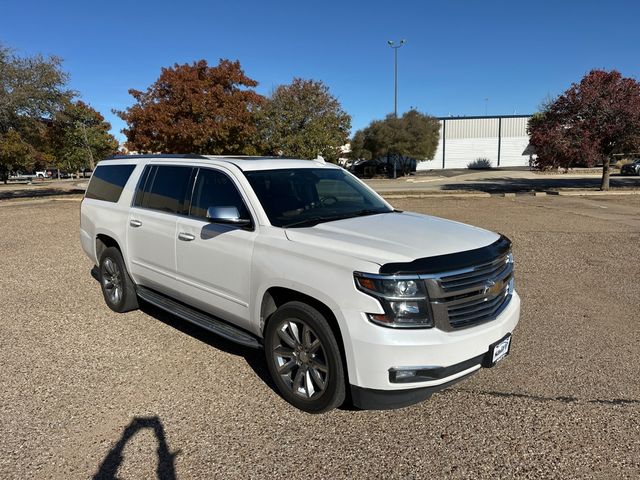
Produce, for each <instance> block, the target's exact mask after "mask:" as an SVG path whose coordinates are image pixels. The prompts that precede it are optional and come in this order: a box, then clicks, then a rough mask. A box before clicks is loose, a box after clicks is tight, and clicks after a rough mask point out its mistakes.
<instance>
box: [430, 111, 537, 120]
mask: <svg viewBox="0 0 640 480" xmlns="http://www.w3.org/2000/svg"><path fill="white" fill-rule="evenodd" d="M531 116H533V114H531V113H529V114H524V115H471V116H468V117H467V116H464V115H463V116H457V117H453V116H451V117H436V118H437V119H438V120H488V119H492V118H529V117H531Z"/></svg>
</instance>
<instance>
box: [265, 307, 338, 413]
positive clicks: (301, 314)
mask: <svg viewBox="0 0 640 480" xmlns="http://www.w3.org/2000/svg"><path fill="white" fill-rule="evenodd" d="M265 354H266V360H267V366H268V367H269V372H270V373H271V377H272V378H273V381H274V382H275V384H276V386H277V387H278V390H279V391H280V393H281V394H282V396H283V397H284V399H285V400H287V401H288V402H289V403H290V404H291V405H293V406H294V407H296V408H299V409H300V410H304V411H306V412H309V413H322V412H326V411H328V410H331V409H333V408H335V407H337V406H339V405H341V404H342V402H344V398H345V379H344V368H343V365H342V358H341V356H340V349H339V347H338V343H337V341H336V338H335V336H334V334H333V331H332V330H331V327H330V326H329V323H328V322H327V320H326V319H325V317H324V316H323V315H322V314H321V313H320V312H318V311H317V310H316V309H315V308H313V307H311V306H309V305H307V304H305V303H302V302H288V303H285V304H284V305H282V306H281V307H280V308H278V310H276V312H275V313H274V314H273V315H272V317H271V318H270V320H269V323H268V324H267V328H266V330H265Z"/></svg>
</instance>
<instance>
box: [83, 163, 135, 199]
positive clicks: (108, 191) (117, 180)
mask: <svg viewBox="0 0 640 480" xmlns="http://www.w3.org/2000/svg"><path fill="white" fill-rule="evenodd" d="M135 167H136V166H135V165H98V166H97V167H96V169H95V171H94V172H93V175H92V176H91V181H90V182H89V186H88V187H87V193H86V195H85V197H86V198H95V199H96V200H104V201H106V202H117V201H118V200H119V199H120V194H121V193H122V189H123V188H124V186H125V184H126V183H127V181H128V180H129V177H130V176H131V172H133V169H134V168H135Z"/></svg>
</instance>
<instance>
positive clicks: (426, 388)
mask: <svg viewBox="0 0 640 480" xmlns="http://www.w3.org/2000/svg"><path fill="white" fill-rule="evenodd" d="M342 313H343V315H344V317H345V325H347V329H348V338H344V340H345V354H346V356H347V368H348V372H349V382H350V383H351V385H352V394H353V400H354V403H355V404H356V405H357V406H361V405H364V404H366V403H367V401H366V400H364V397H365V396H367V395H368V396H369V397H371V396H372V395H373V396H374V397H380V396H385V397H388V398H391V397H393V395H392V394H391V393H389V392H397V393H396V398H397V399H399V398H400V397H402V395H401V394H404V396H408V397H409V399H411V398H415V399H416V400H415V401H409V403H405V402H406V400H398V401H397V400H391V401H390V403H391V404H393V405H396V404H398V406H402V405H400V404H404V405H408V404H410V403H415V402H417V401H420V400H422V399H424V398H426V397H428V396H429V395H430V394H431V393H433V392H435V391H437V390H441V389H442V388H445V387H447V386H449V385H450V384H451V383H453V382H455V381H457V380H459V379H461V378H464V377H466V376H468V375H470V374H472V373H474V372H475V371H477V370H478V369H480V368H481V366H482V363H483V356H484V355H485V354H486V353H487V352H488V350H489V346H490V345H492V344H493V343H495V342H497V341H498V340H500V339H501V338H503V337H504V336H505V335H507V334H509V333H511V332H512V331H513V329H514V328H515V326H516V324H517V323H518V319H519V317H520V297H519V296H518V294H517V293H516V292H514V294H513V296H512V298H511V301H510V302H509V304H508V305H507V307H506V308H505V309H504V310H503V311H502V312H501V313H500V315H499V316H498V317H497V318H496V319H495V320H492V321H490V322H488V323H484V324H481V325H478V326H475V327H471V328H466V329H460V330H454V331H449V332H445V331H442V330H439V329H437V328H430V329H415V330H396V329H391V328H386V327H381V326H377V325H374V324H372V323H371V322H369V321H368V320H367V319H366V317H365V316H364V314H362V313H361V312H356V311H349V312H342ZM403 367H404V368H409V367H410V368H414V367H416V368H420V367H422V368H425V369H430V370H437V371H441V372H445V373H446V375H444V376H441V377H442V378H437V379H433V380H428V381H420V382H411V383H397V382H392V381H391V380H390V375H389V372H390V371H392V370H393V369H398V368H403ZM449 373H450V374H449ZM439 377H440V375H439ZM372 391H374V392H375V391H378V392H387V393H384V394H380V395H378V394H377V393H372ZM383 403H384V402H383ZM358 404H360V405H358ZM362 408H371V407H366V406H363V407H362ZM374 408H381V407H374ZM386 408H394V407H393V406H388V407H386Z"/></svg>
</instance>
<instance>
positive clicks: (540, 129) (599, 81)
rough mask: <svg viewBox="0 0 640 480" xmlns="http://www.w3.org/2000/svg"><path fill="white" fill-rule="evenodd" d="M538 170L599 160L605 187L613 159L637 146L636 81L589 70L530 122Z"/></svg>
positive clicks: (639, 94) (639, 97)
mask: <svg viewBox="0 0 640 480" xmlns="http://www.w3.org/2000/svg"><path fill="white" fill-rule="evenodd" d="M529 135H530V136H531V144H532V145H533V146H534V147H535V149H536V153H537V160H536V166H537V167H538V168H549V167H563V168H569V167H571V166H573V165H576V164H586V165H588V166H594V165H598V164H600V163H601V162H602V166H603V167H602V182H601V185H600V188H601V190H608V189H609V173H610V165H611V160H612V158H613V155H614V154H616V153H630V152H635V151H638V149H639V148H640V83H639V82H638V81H636V80H634V79H633V78H625V77H623V76H622V75H621V74H620V73H619V72H617V71H615V70H614V71H611V72H606V71H603V70H592V71H591V72H589V73H588V74H587V75H586V76H585V77H584V78H583V79H582V80H581V81H580V83H574V84H573V85H571V87H570V88H569V89H568V90H567V91H566V92H564V93H563V94H562V95H560V96H559V97H558V98H557V99H556V100H555V101H553V102H550V103H548V104H547V105H545V107H544V108H543V110H542V111H541V112H540V113H537V114H536V115H534V116H533V117H532V118H531V120H530V121H529Z"/></svg>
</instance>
